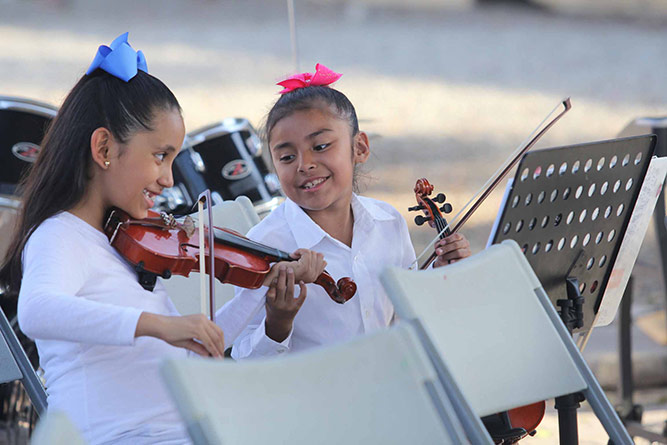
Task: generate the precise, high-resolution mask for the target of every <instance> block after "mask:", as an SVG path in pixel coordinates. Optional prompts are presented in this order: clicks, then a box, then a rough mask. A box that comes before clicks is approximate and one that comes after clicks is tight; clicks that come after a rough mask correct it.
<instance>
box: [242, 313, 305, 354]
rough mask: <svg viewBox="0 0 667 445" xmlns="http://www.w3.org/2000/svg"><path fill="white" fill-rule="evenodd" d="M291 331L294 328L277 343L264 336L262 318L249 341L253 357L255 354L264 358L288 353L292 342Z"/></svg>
mask: <svg viewBox="0 0 667 445" xmlns="http://www.w3.org/2000/svg"><path fill="white" fill-rule="evenodd" d="M293 331H294V327H292V329H290V331H289V334H287V338H286V339H285V340H283V341H282V342H280V343H278V342H277V341H274V340H272V339H271V338H269V337H268V336H267V335H266V317H264V319H263V320H262V322H261V323H260V325H259V326H258V327H257V329H256V330H255V332H253V334H252V338H251V340H250V344H251V349H252V351H253V355H255V354H257V355H260V356H263V357H266V356H273V355H278V354H284V353H285V352H288V351H289V349H290V343H291V342H292V332H293Z"/></svg>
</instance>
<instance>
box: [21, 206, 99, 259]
mask: <svg viewBox="0 0 667 445" xmlns="http://www.w3.org/2000/svg"><path fill="white" fill-rule="evenodd" d="M86 225H87V223H85V222H83V221H82V220H80V219H78V218H77V217H75V216H74V215H72V214H70V213H67V212H60V213H58V214H56V215H53V216H51V217H49V218H47V219H46V220H44V221H43V222H42V223H41V224H40V225H39V226H37V228H35V230H33V232H32V233H31V234H30V237H29V238H28V241H27V242H26V246H25V250H26V252H29V251H30V250H31V249H32V248H36V249H38V250H39V251H40V252H41V253H45V252H49V251H58V252H60V254H63V255H64V254H66V253H69V254H71V255H78V254H82V253H85V252H86V251H87V246H90V244H91V242H92V243H97V242H101V240H102V239H104V238H106V237H105V235H104V234H102V233H92V232H93V231H95V229H93V228H92V227H90V226H88V227H86Z"/></svg>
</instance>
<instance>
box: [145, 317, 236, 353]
mask: <svg viewBox="0 0 667 445" xmlns="http://www.w3.org/2000/svg"><path fill="white" fill-rule="evenodd" d="M134 336H135V337H142V336H149V337H155V338H159V339H160V340H164V341H165V342H167V343H169V344H170V345H172V346H176V347H179V348H185V349H189V350H190V351H193V352H196V353H197V354H199V355H201V356H204V357H216V358H222V357H223V355H224V352H225V338H224V334H223V332H222V329H220V327H219V326H218V325H216V324H215V323H213V322H212V321H211V320H209V319H208V318H206V316H205V315H202V314H194V315H185V316H168V315H158V314H153V313H150V312H142V314H141V316H140V317H139V322H138V323H137V330H136V332H135V334H134Z"/></svg>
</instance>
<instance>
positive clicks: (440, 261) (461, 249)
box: [433, 233, 471, 267]
mask: <svg viewBox="0 0 667 445" xmlns="http://www.w3.org/2000/svg"><path fill="white" fill-rule="evenodd" d="M435 253H436V254H437V255H438V257H437V258H436V259H435V262H434V263H433V267H441V266H446V265H447V264H452V263H455V262H457V261H459V260H462V259H463V258H467V257H469V256H470V255H471V252H470V242H468V240H467V239H466V237H465V236H463V235H461V234H460V233H453V234H451V235H449V236H448V237H446V238H443V239H441V240H439V241H438V242H437V243H435Z"/></svg>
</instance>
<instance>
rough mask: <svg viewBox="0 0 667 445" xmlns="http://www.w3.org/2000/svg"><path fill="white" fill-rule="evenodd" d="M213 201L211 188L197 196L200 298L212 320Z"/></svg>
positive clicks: (213, 308)
mask: <svg viewBox="0 0 667 445" xmlns="http://www.w3.org/2000/svg"><path fill="white" fill-rule="evenodd" d="M204 202H205V203H206V213H207V216H208V218H207V219H208V229H209V230H208V249H209V253H210V254H209V256H208V258H209V265H208V267H209V283H208V286H209V294H208V304H207V302H206V243H205V239H204V236H205V232H204V215H203V212H204ZM212 207H213V205H212V201H211V190H209V189H206V190H204V191H203V192H202V193H201V194H200V195H199V198H197V209H198V218H199V298H200V302H201V313H202V314H204V315H208V317H209V318H210V320H211V321H214V318H215V270H214V268H215V258H214V255H213V246H214V243H213V210H212Z"/></svg>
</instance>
